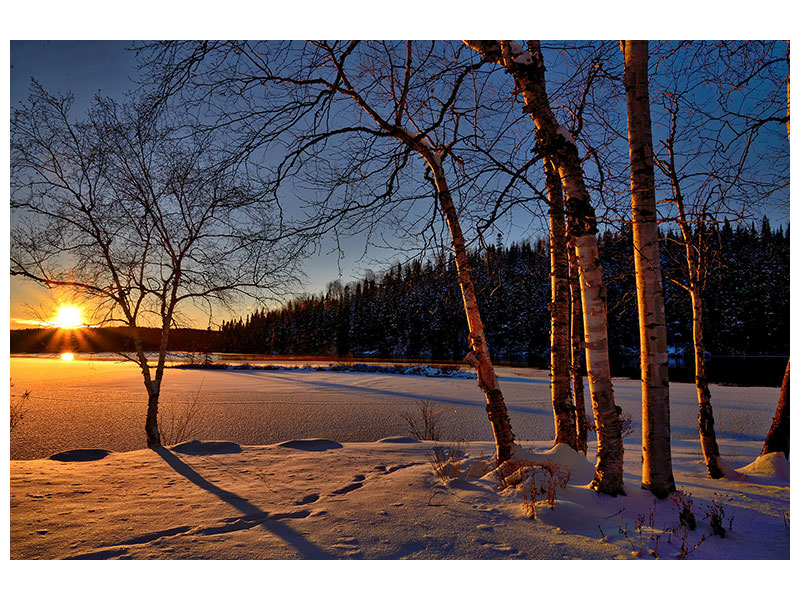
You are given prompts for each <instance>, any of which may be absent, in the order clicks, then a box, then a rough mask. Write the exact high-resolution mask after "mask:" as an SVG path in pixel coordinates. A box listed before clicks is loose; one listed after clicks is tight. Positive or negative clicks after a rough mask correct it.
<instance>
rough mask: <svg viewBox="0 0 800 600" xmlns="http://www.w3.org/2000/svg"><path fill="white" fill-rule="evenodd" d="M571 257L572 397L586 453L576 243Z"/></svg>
mask: <svg viewBox="0 0 800 600" xmlns="http://www.w3.org/2000/svg"><path fill="white" fill-rule="evenodd" d="M567 252H568V257H569V292H570V298H569V301H570V339H571V354H570V376H571V378H572V398H573V401H574V403H575V424H576V431H575V434H576V442H577V450H578V452H583V454H586V452H587V450H588V440H587V436H588V427H587V423H586V402H585V400H584V397H583V362H582V361H581V355H582V353H583V340H582V337H583V320H582V318H583V317H582V312H581V283H580V274H579V272H578V255H577V254H576V252H575V243H574V241H572V240H571V241H570V242H569V244H568V245H567Z"/></svg>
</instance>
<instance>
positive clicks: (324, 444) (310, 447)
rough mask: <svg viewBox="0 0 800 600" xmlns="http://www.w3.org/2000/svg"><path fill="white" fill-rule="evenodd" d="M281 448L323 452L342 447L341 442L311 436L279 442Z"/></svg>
mask: <svg viewBox="0 0 800 600" xmlns="http://www.w3.org/2000/svg"><path fill="white" fill-rule="evenodd" d="M278 447H279V448H291V449H293V450H306V451H308V452H323V451H325V450H336V449H337V448H341V447H342V445H341V444H340V443H339V442H334V441H333V440H325V439H322V438H311V439H306V440H288V441H286V442H281V443H280V444H278Z"/></svg>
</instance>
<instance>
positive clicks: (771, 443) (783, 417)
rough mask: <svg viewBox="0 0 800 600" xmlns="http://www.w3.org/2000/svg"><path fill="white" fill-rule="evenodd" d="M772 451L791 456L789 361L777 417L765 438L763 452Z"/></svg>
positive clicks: (776, 413)
mask: <svg viewBox="0 0 800 600" xmlns="http://www.w3.org/2000/svg"><path fill="white" fill-rule="evenodd" d="M770 452H783V453H784V454H785V455H786V458H787V459H788V458H789V362H788V361H787V363H786V372H785V373H784V374H783V385H781V395H780V397H779V398H778V407H777V409H775V417H774V418H773V419H772V426H771V427H770V428H769V432H768V433H767V437H766V438H765V439H764V447H763V448H762V449H761V454H762V455H764V454H769V453H770Z"/></svg>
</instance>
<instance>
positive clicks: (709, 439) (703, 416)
mask: <svg viewBox="0 0 800 600" xmlns="http://www.w3.org/2000/svg"><path fill="white" fill-rule="evenodd" d="M687 254H688V256H687V260H688V263H689V270H690V274H689V278H690V283H689V295H690V297H691V300H692V335H693V338H694V381H695V387H696V388H697V407H698V409H697V428H698V431H699V432H700V446H701V448H702V449H703V459H704V460H705V463H706V469H708V476H709V477H711V478H712V479H720V478H721V477H724V476H725V469H724V468H723V466H722V462H721V461H720V458H719V445H718V444H717V434H716V431H715V429H714V411H713V409H712V407H711V390H710V389H709V388H708V379H707V378H706V356H705V354H706V346H705V341H704V340H703V299H702V297H701V296H700V290H699V289H698V288H699V285H698V284H697V283H696V280H697V273H696V269H697V265H695V264H694V261H693V260H692V259H691V251H690V250H689V246H688V243H687Z"/></svg>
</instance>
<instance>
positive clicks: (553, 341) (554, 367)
mask: <svg viewBox="0 0 800 600" xmlns="http://www.w3.org/2000/svg"><path fill="white" fill-rule="evenodd" d="M544 171H545V180H546V184H547V192H548V197H549V200H550V206H549V209H548V214H549V220H550V395H551V398H552V401H553V420H554V428H555V443H556V444H568V445H569V446H570V447H571V448H573V449H574V450H578V445H577V430H576V425H575V406H574V405H573V404H572V402H571V401H570V327H569V326H570V320H569V318H570V312H569V308H570V303H569V263H568V261H567V232H566V228H565V226H564V198H563V195H562V193H561V179H560V178H559V176H558V171H557V169H556V167H555V165H554V164H553V163H552V162H551V161H550V160H547V159H546V160H545V161H544Z"/></svg>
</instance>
